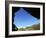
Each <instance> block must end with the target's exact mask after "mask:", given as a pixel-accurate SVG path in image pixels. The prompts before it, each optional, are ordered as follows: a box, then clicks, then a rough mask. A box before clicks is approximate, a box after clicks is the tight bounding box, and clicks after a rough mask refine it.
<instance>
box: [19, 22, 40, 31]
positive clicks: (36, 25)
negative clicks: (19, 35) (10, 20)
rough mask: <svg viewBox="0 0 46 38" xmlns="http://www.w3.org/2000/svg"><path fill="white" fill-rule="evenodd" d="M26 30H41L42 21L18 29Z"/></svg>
mask: <svg viewBox="0 0 46 38" xmlns="http://www.w3.org/2000/svg"><path fill="white" fill-rule="evenodd" d="M26 30H40V23H39V24H35V25H32V26H27V27H25V28H18V31H26Z"/></svg>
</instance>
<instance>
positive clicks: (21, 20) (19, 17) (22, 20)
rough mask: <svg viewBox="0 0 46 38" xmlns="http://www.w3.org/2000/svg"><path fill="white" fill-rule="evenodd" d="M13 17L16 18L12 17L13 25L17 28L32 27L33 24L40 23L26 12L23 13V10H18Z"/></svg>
mask: <svg viewBox="0 0 46 38" xmlns="http://www.w3.org/2000/svg"><path fill="white" fill-rule="evenodd" d="M31 13H32V12H31ZM15 15H16V16H15V17H14V24H15V25H16V26H17V27H18V28H21V27H26V26H32V25H34V24H38V23H40V20H38V19H37V18H35V17H33V16H32V15H30V14H28V12H27V11H25V10H24V9H23V8H20V10H18V11H17V12H16V13H15Z"/></svg>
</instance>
